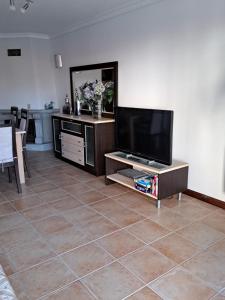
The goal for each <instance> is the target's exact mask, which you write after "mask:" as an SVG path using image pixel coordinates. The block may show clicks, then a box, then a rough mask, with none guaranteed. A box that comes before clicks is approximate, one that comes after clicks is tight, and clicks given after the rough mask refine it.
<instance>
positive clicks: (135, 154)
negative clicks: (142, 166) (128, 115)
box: [115, 106, 174, 165]
mask: <svg viewBox="0 0 225 300" xmlns="http://www.w3.org/2000/svg"><path fill="white" fill-rule="evenodd" d="M120 108H122V109H129V110H135V111H137V110H142V111H144V110H149V111H163V112H164V111H166V112H169V113H171V122H170V147H169V157H170V158H169V161H165V160H160V159H158V158H155V157H153V156H147V155H145V154H143V153H138V152H133V151H130V150H128V149H123V148H120V147H118V137H117V131H118V128H117V127H118V124H117V115H118V109H120ZM173 118H174V111H173V110H165V109H150V108H146V109H145V108H136V107H124V106H117V107H115V148H116V151H121V152H124V153H127V154H131V155H134V156H136V157H140V158H143V159H147V160H149V161H155V162H158V163H161V164H164V165H171V164H172V148H173Z"/></svg>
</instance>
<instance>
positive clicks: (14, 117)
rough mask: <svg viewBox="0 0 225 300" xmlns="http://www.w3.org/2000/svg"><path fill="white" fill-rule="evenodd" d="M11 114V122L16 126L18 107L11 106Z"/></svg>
mask: <svg viewBox="0 0 225 300" xmlns="http://www.w3.org/2000/svg"><path fill="white" fill-rule="evenodd" d="M11 115H13V119H12V120H13V123H14V126H15V127H16V128H18V107H17V106H11Z"/></svg>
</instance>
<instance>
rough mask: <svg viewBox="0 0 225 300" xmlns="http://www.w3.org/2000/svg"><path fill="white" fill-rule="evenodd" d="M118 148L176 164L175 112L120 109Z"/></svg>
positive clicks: (117, 127)
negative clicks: (173, 139) (173, 156)
mask: <svg viewBox="0 0 225 300" xmlns="http://www.w3.org/2000/svg"><path fill="white" fill-rule="evenodd" d="M115 117H116V149H117V150H119V151H123V152H126V153H130V154H133V155H136V156H140V157H143V158H146V159H149V160H154V161H157V162H160V163H162V164H167V165H170V164H172V133H173V111H169V110H157V109H142V108H129V107H117V108H116V111H115Z"/></svg>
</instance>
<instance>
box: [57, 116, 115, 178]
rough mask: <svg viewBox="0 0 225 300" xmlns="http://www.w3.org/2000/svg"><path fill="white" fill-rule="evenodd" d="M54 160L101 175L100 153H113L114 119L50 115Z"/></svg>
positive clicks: (103, 171)
mask: <svg viewBox="0 0 225 300" xmlns="http://www.w3.org/2000/svg"><path fill="white" fill-rule="evenodd" d="M52 125H53V137H54V139H53V140H54V152H55V155H56V157H58V158H60V159H63V160H65V161H67V162H70V163H72V164H74V165H75V166H77V167H79V168H82V169H84V170H86V171H88V172H90V173H92V174H94V175H96V176H100V175H103V174H105V159H104V154H105V153H108V152H111V151H113V150H114V120H113V119H109V118H101V119H94V118H92V117H91V116H86V115H84V116H67V115H62V114H57V115H53V116H52Z"/></svg>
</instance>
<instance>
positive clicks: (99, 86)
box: [94, 82, 105, 96]
mask: <svg viewBox="0 0 225 300" xmlns="http://www.w3.org/2000/svg"><path fill="white" fill-rule="evenodd" d="M104 91H105V86H104V84H103V83H102V82H97V83H96V84H95V86H94V93H95V95H97V96H101V95H102V93H103V92H104Z"/></svg>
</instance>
